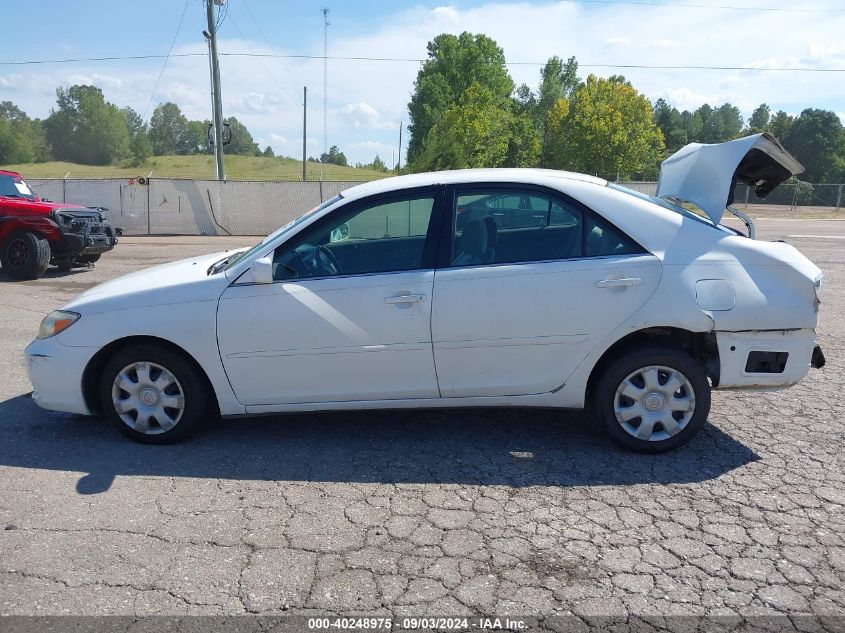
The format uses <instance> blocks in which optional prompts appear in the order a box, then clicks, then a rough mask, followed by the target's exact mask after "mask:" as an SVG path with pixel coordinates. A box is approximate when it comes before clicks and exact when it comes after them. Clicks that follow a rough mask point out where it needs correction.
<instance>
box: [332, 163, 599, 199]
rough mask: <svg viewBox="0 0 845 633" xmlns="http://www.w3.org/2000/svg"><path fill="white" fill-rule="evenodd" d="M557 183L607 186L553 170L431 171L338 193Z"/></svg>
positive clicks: (347, 195) (360, 194) (590, 178)
mask: <svg viewBox="0 0 845 633" xmlns="http://www.w3.org/2000/svg"><path fill="white" fill-rule="evenodd" d="M561 180H576V181H580V182H587V183H592V184H595V185H599V186H602V187H603V186H605V185H607V181H606V180H604V179H603V178H596V177H595V176H588V175H587V174H578V173H575V172H570V171H558V170H555V169H517V168H507V169H502V168H497V169H457V170H453V171H434V172H426V173H421V174H409V175H407V176H394V177H393V178H382V179H381V180H373V181H370V182H365V183H363V184H361V185H356V186H354V187H350V188H349V189H345V190H344V191H342V192H341V195H342V196H343V197H344V198H347V199H355V198H362V197H365V196H371V195H377V194H380V193H389V192H391V191H397V190H401V189H412V188H414V187H426V186H431V185H445V184H462V183H473V182H485V183H488V182H489V183H495V182H502V183H505V182H514V183H527V184H547V185H551V186H553V187H554V186H555V185H558V184H560V181H561Z"/></svg>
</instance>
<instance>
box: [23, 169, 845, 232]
mask: <svg viewBox="0 0 845 633" xmlns="http://www.w3.org/2000/svg"><path fill="white" fill-rule="evenodd" d="M28 183H29V184H30V185H31V186H32V187H33V189H34V190H35V191H36V192H37V193H38V195H40V196H41V197H42V198H47V199H49V200H52V201H54V202H65V203H71V204H79V205H82V206H86V207H87V206H96V207H105V208H107V209H108V211H106V215H107V216H108V220H109V222H111V224H112V225H113V226H114V227H117V228H120V229H123V234H124V235H266V234H268V233H270V232H272V231H274V230H276V229H277V228H278V227H280V226H282V225H283V224H285V223H287V222H289V221H290V220H293V219H294V218H296V217H298V216H300V215H302V213H304V212H305V211H307V210H308V209H311V208H313V207H315V206H317V205H319V204H320V203H321V202H323V201H324V200H326V199H328V198H331V197H333V196H335V195H337V194H338V193H340V192H341V191H343V190H344V189H348V188H349V187H353V186H355V185H358V184H361V183H360V182H338V181H325V180H323V181H305V182H303V181H290V182H263V181H236V180H229V181H225V182H221V181H217V180H186V179H162V178H153V179H150V180H149V181H148V183H147V184H139V183H138V181H137V180H134V179H130V180H126V179H106V180H103V179H97V180H70V179H64V180H61V179H56V180H37V179H30V180H28ZM621 184H623V185H624V186H626V187H629V188H631V189H635V190H637V191H641V192H642V193H646V194H650V195H654V194H655V193H656V192H657V183H656V182H623V183H621ZM842 203H843V185H841V184H811V183H805V182H799V183H787V184H783V185H781V186H780V187H778V188H777V189H776V190H775V191H773V192H772V193H771V194H770V195H769V196H768V197H767V198H766V199H765V200H761V199H759V198H757V197H756V196H755V195H754V192H753V191H752V190H751V188H750V187H748V186H747V185H737V188H736V189H735V191H734V205H736V206H739V207H740V208H743V207H744V208H747V209H750V210H751V211H752V212H753V211H754V210H755V209H758V210H760V209H766V210H772V211H775V212H781V211H782V212H788V211H797V212H799V213H800V212H806V211H821V212H824V211H828V212H838V211H839V210H840V209H841V208H842Z"/></svg>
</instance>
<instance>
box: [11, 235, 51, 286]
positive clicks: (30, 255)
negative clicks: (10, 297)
mask: <svg viewBox="0 0 845 633" xmlns="http://www.w3.org/2000/svg"><path fill="white" fill-rule="evenodd" d="M49 263H50V242H48V241H47V240H46V239H45V238H43V237H41V236H40V235H38V234H36V233H30V232H28V231H16V232H15V233H12V234H11V235H9V237H8V238H7V239H6V241H5V242H3V245H2V247H0V265H2V267H3V271H4V272H5V273H6V274H7V275H9V276H10V277H13V278H15V279H38V278H39V277H40V276H41V275H43V274H44V271H45V270H47V265H48V264H49Z"/></svg>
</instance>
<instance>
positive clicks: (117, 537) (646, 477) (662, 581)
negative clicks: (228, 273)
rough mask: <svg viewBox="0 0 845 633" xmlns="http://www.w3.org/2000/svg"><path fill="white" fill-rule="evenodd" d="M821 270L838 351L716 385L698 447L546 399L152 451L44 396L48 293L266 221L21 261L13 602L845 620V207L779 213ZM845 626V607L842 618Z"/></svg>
mask: <svg viewBox="0 0 845 633" xmlns="http://www.w3.org/2000/svg"><path fill="white" fill-rule="evenodd" d="M758 231H759V233H758V236H759V237H762V238H764V239H787V240H788V241H790V242H792V243H794V244H795V245H796V246H797V247H798V248H799V249H801V250H802V252H804V253H805V254H806V255H807V256H808V257H810V258H811V259H813V260H814V261H815V262H816V263H817V264H818V265H819V266H820V267H821V268H822V269H823V271H824V273H825V280H824V285H823V294H822V300H823V302H822V306H821V315H820V321H821V324H820V327H819V339H820V342H821V344H822V346H823V347H824V351H825V354H826V355H827V359H828V365H827V366H826V367H825V368H824V369H822V370H814V371H812V372H811V374H810V376H809V377H808V378H807V379H806V380H804V381H803V382H802V383H801V384H800V385H798V386H797V387H795V388H793V389H790V390H787V391H780V392H767V393H739V392H736V393H725V392H716V393H715V394H714V397H713V407H712V413H711V415H710V418H709V423H708V424H707V425H706V427H705V428H704V430H703V432H702V433H700V434H699V435H698V436H697V437H696V438H695V440H694V441H693V442H692V443H691V444H690V445H688V446H687V447H685V448H682V449H680V450H678V451H676V452H673V453H670V454H667V455H660V456H646V455H635V454H631V453H626V452H623V451H621V450H619V449H617V448H616V447H615V446H613V445H612V444H611V443H610V442H609V441H608V440H606V439H605V438H604V437H603V436H602V435H601V434H600V433H597V432H596V430H595V429H594V428H593V427H592V425H591V423H590V421H589V420H588V419H587V418H586V417H585V416H584V415H580V414H575V413H569V414H562V413H559V412H554V411H536V410H496V411H493V410H483V411H479V410H460V411H399V412H393V411H382V412H355V413H314V414H301V415H300V414H297V415H287V416H279V417H268V418H260V419H251V420H239V421H209V423H208V426H207V428H206V429H205V432H204V433H202V434H201V435H200V436H199V437H197V438H196V439H193V440H191V441H189V442H186V443H183V444H179V445H175V446H165V447H155V446H143V445H139V444H135V443H132V442H130V441H128V440H126V439H124V438H123V437H122V436H121V435H119V434H118V433H117V432H116V431H115V430H113V429H112V428H111V427H110V426H109V425H108V423H106V422H105V421H103V420H100V419H97V418H86V417H79V416H72V415H64V414H59V413H49V412H46V411H42V410H40V409H38V408H37V407H36V406H35V405H34V404H33V402H32V401H31V399H30V398H29V395H28V394H29V391H30V386H29V384H28V381H27V378H26V372H25V368H24V364H23V360H22V352H23V348H24V347H25V345H26V344H27V343H28V342H29V340H31V338H32V337H33V336H34V335H35V332H36V330H37V327H38V323H39V321H40V319H41V318H42V316H43V315H44V314H45V313H47V312H48V311H50V310H52V309H55V308H57V307H59V306H60V305H61V304H62V303H63V302H64V301H66V300H68V299H70V298H71V297H72V296H73V295H75V294H77V293H79V292H81V291H83V290H85V289H87V288H90V287H91V286H93V285H95V284H97V283H99V282H102V281H104V280H107V279H111V278H113V277H115V276H117V275H120V274H124V273H127V272H132V271H134V270H137V269H139V268H142V267H146V266H150V265H153V264H156V263H160V262H165V261H169V260H173V259H179V258H182V257H187V256H190V255H193V254H198V253H204V252H214V251H219V250H223V249H226V248H232V247H238V246H243V245H248V244H250V243H252V242H253V241H254V239H253V238H202V237H190V238H182V237H164V238H124V239H123V240H122V241H121V243H120V244H119V245H118V247H117V249H116V250H115V251H114V252H112V253H109V254H107V255H105V256H104V257H103V258H102V260H101V262H100V263H98V264H97V266H96V267H95V268H94V269H93V270H80V271H74V272H72V273H70V274H62V273H59V272H58V271H51V272H49V273H48V275H47V276H46V277H45V278H43V279H40V280H38V281H32V282H23V283H21V282H12V281H10V280H8V279H7V278H5V277H0V358H2V359H3V362H2V368H3V372H2V375H0V614H6V615H9V614H17V615H38V614H41V615H46V614H53V615H61V614H77V615H82V614H91V615H105V614H108V615H151V614H167V615H184V614H202V615H240V614H250V613H256V614H271V615H272V614H275V615H281V614H291V613H293V614H324V613H337V614H344V615H351V614H355V613H366V614H393V615H401V614H416V615H421V614H430V615H443V614H452V615H457V614H461V613H488V614H498V615H504V614H521V615H549V614H566V613H574V614H580V615H626V614H636V615H649V614H686V615H710V616H718V615H737V614H739V615H761V614H762V615H765V614H790V615H795V614H801V613H810V614H816V615H835V616H845V590H843V587H845V512H843V509H845V472H843V470H844V469H843V432H845V417H843V415H842V404H841V403H842V385H843V383H845V361H843V356H845V318H843V314H844V313H845V221H836V220H784V219H772V220H759V221H758ZM839 622H843V620H839Z"/></svg>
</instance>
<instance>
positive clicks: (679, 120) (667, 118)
mask: <svg viewBox="0 0 845 633" xmlns="http://www.w3.org/2000/svg"><path fill="white" fill-rule="evenodd" d="M654 123H655V124H656V125H657V127H659V128H660V131H661V132H662V133H663V139H664V141H665V143H666V150H667V152H669V153H673V152H676V151H678V150H679V149H681V148H682V147H683V146H684V145H686V144H687V143H689V129H688V125H687V124H686V122H685V121H684V117H683V115H682V114H681V113H680V112H678V109H677V108H675V107H670V106H669V104H668V103H666V101H665V100H664V99H658V100H657V101H655V102H654Z"/></svg>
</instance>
